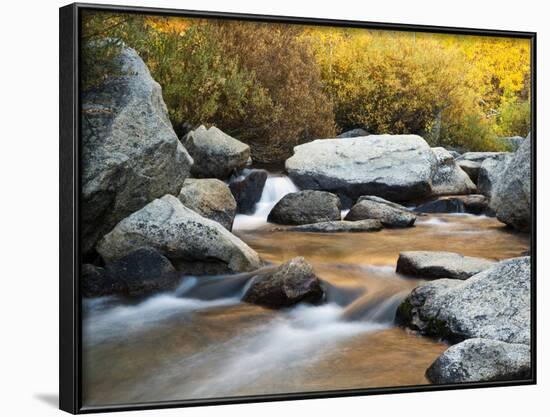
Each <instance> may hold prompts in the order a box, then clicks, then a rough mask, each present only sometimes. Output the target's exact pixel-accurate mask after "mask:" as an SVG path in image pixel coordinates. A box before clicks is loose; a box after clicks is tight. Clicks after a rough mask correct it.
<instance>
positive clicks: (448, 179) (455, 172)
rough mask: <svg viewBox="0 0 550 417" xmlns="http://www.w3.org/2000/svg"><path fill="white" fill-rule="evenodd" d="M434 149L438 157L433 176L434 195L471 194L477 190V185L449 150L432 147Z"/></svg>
mask: <svg viewBox="0 0 550 417" xmlns="http://www.w3.org/2000/svg"><path fill="white" fill-rule="evenodd" d="M432 151H433V153H434V155H435V157H436V159H437V167H436V170H435V172H434V175H433V177H432V192H433V194H434V195H449V194H471V193H474V192H475V191H476V185H475V184H474V183H473V182H472V180H471V179H470V177H469V176H468V174H466V172H464V171H463V170H462V169H461V168H460V166H459V165H458V164H457V163H456V161H455V159H454V157H453V155H451V153H450V152H449V151H447V150H446V149H445V148H440V147H438V148H432Z"/></svg>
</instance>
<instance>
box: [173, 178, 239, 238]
mask: <svg viewBox="0 0 550 417" xmlns="http://www.w3.org/2000/svg"><path fill="white" fill-rule="evenodd" d="M178 198H179V199H180V201H181V202H182V203H183V205H184V206H185V207H187V208H190V209H191V210H193V211H195V212H197V213H198V214H200V215H201V216H203V217H206V218H207V219H210V220H214V221H216V222H218V223H220V224H221V225H222V226H223V227H225V228H226V229H227V230H229V231H230V230H231V228H232V227H233V220H234V219H235V213H236V210H237V203H236V202H235V199H234V198H233V194H231V191H230V190H229V187H228V186H227V185H226V184H225V183H224V182H223V181H220V180H217V179H215V178H208V179H194V178H188V179H186V180H185V182H184V183H183V187H182V188H181V191H180V193H179V195H178Z"/></svg>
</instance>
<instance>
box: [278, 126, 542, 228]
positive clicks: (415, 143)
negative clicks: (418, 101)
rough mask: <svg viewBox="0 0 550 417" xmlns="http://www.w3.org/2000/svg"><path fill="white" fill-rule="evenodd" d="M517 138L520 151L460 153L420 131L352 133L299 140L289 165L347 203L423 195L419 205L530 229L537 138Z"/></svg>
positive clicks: (292, 172)
mask: <svg viewBox="0 0 550 417" xmlns="http://www.w3.org/2000/svg"><path fill="white" fill-rule="evenodd" d="M343 137H345V138H346V140H342V138H343ZM513 142H514V143H515V144H517V145H518V146H519V147H518V149H517V150H516V152H515V153H510V152H466V153H463V154H459V153H457V152H456V151H452V152H451V151H448V150H446V149H444V148H442V147H435V148H430V146H429V145H428V144H427V143H426V141H425V140H424V139H422V138H421V137H420V136H416V135H364V136H357V135H355V134H353V132H349V133H346V135H345V136H342V137H339V138H335V139H319V140H314V141H312V142H309V143H305V144H303V145H299V146H296V147H295V148H294V155H293V156H292V157H290V158H289V159H287V160H286V163H285V167H286V170H287V172H288V174H289V176H290V178H291V179H292V180H293V181H294V182H295V183H296V184H297V185H298V187H299V188H301V189H307V190H317V191H326V192H331V193H333V194H336V195H338V196H339V197H340V199H341V201H342V202H343V203H344V204H345V205H346V206H347V207H350V206H352V205H353V203H358V201H359V199H360V198H361V197H362V196H378V197H381V198H384V199H386V200H389V201H392V202H398V203H403V202H418V201H421V202H424V203H423V204H421V205H420V206H419V208H418V210H417V211H418V212H424V213H434V212H444V213H448V212H467V213H474V214H486V215H490V216H495V215H496V217H497V218H498V219H499V220H500V221H501V222H503V223H505V224H507V225H509V226H511V227H513V228H515V229H517V230H520V231H528V230H529V229H530V225H531V220H530V219H531V204H530V203H531V194H530V191H531V190H530V183H531V175H530V170H531V164H530V157H531V138H530V135H528V136H527V138H526V139H524V140H521V141H520V140H515V139H514V141H513ZM358 210H359V209H357V210H356V211H358Z"/></svg>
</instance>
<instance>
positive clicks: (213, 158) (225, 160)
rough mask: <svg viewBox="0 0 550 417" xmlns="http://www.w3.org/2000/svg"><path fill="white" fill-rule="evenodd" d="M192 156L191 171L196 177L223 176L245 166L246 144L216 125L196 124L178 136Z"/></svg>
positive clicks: (227, 175)
mask: <svg viewBox="0 0 550 417" xmlns="http://www.w3.org/2000/svg"><path fill="white" fill-rule="evenodd" d="M182 141H183V144H184V145H185V148H186V149H187V150H188V151H189V153H190V154H191V156H192V157H193V160H194V164H193V167H192V168H191V173H192V174H193V175H194V176H196V177H199V178H219V179H226V178H229V177H230V176H231V174H232V173H233V172H234V171H235V170H239V169H242V168H244V167H245V166H246V164H247V161H248V158H249V157H250V147H249V146H248V145H246V144H244V143H242V142H240V141H238V140H237V139H234V138H232V137H231V136H229V135H227V134H225V133H224V132H222V131H221V130H220V129H218V128H217V127H214V126H212V127H211V128H209V129H207V128H206V127H204V126H199V127H198V128H197V129H195V130H193V131H191V132H189V133H188V134H187V135H185V136H184V137H183V139H182Z"/></svg>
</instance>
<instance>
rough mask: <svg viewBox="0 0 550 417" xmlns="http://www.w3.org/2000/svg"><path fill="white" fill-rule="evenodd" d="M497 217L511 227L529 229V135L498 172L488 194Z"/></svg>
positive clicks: (522, 229) (521, 229)
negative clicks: (492, 187)
mask: <svg viewBox="0 0 550 417" xmlns="http://www.w3.org/2000/svg"><path fill="white" fill-rule="evenodd" d="M491 208H492V209H493V210H494V211H495V213H496V216H497V219H498V220H500V221H501V222H503V223H505V224H507V225H509V226H511V227H513V228H514V229H517V230H520V231H523V232H528V231H530V230H531V138H530V137H529V136H528V137H527V139H525V141H523V143H522V145H521V146H520V148H519V149H518V150H517V152H516V153H515V154H514V156H513V157H512V158H511V160H510V162H509V163H508V164H507V165H506V168H505V169H504V170H503V171H502V174H501V175H500V180H499V181H498V182H497V184H496V186H495V188H494V191H493V193H492V197H491Z"/></svg>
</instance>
